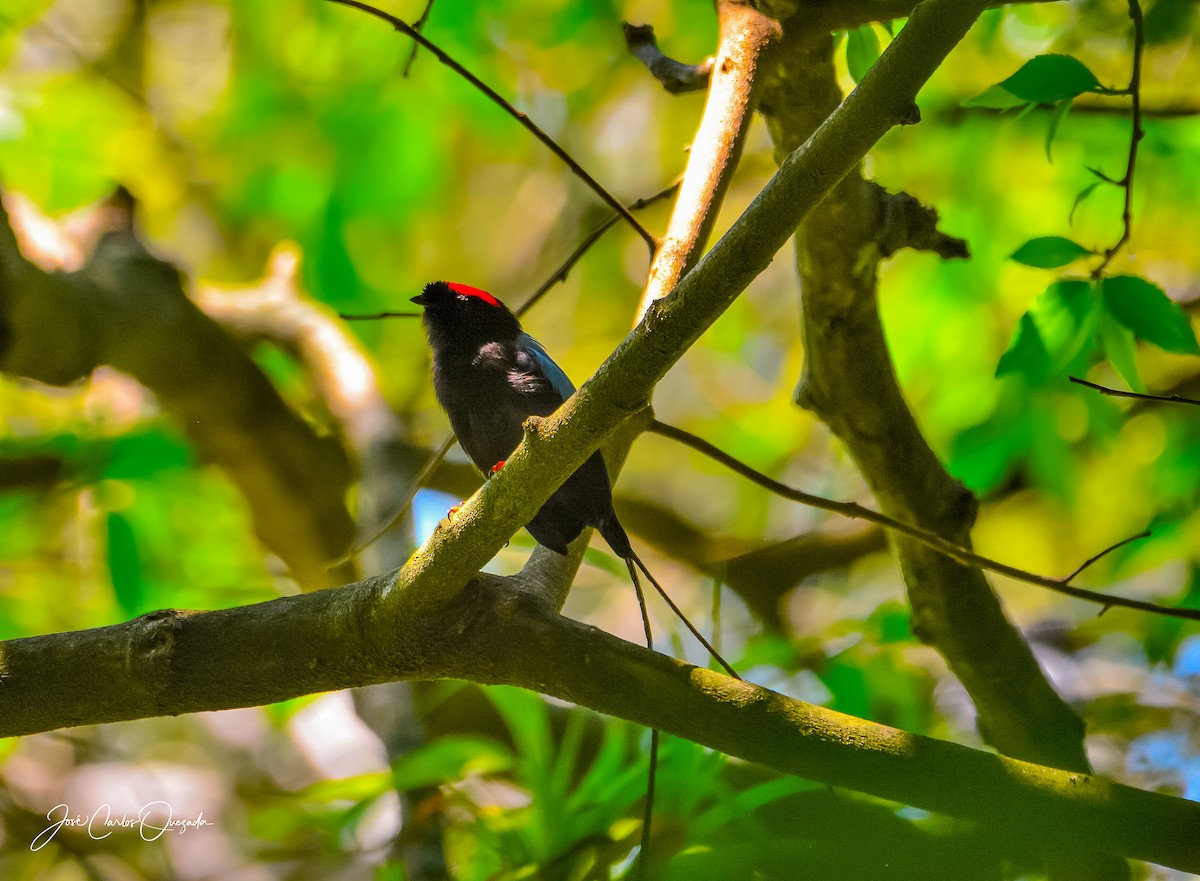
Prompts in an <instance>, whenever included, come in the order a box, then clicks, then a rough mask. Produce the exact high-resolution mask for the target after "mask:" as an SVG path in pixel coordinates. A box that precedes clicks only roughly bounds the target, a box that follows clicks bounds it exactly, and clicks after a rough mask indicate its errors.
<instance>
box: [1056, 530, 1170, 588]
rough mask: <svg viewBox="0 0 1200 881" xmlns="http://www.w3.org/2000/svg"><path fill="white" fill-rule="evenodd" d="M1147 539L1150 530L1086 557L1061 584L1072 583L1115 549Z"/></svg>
mask: <svg viewBox="0 0 1200 881" xmlns="http://www.w3.org/2000/svg"><path fill="white" fill-rule="evenodd" d="M1149 537H1150V530H1149V529H1144V530H1142V531H1141V532H1139V533H1138V534H1137V535H1131V536H1129V538H1123V539H1121V540H1120V541H1119V542H1117V543H1116V544H1111V545H1109V546H1108V547H1106V548H1105V549H1104V550H1102V551H1101V552H1100V553H1098V554H1094V555H1093V556H1091V557H1088V558H1087V559H1086V560H1084V561H1083V562H1082V563H1080V564H1079V568H1077V569H1076V570H1075V571H1074V572H1072V573H1071V574H1070V575H1067V576H1064V577H1063V579H1062V582H1063V584H1066V583H1067V582H1070V581H1074V580H1075V577H1076V576H1077V575H1079V574H1080V573H1081V572H1083V570H1084V569H1086V568H1088V567H1089V566H1091V565H1092V564H1093V563H1095V562H1096V561H1097V560H1099V559H1101V558H1102V557H1107V556H1108V555H1109V554H1111V553H1112V552H1113V551H1115V550H1116V549H1117V548H1121V547H1124V546H1125V545H1127V544H1129V543H1130V542H1135V541H1139V540H1140V539H1143V538H1149Z"/></svg>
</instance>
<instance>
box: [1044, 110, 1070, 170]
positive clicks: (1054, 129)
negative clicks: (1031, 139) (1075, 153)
mask: <svg viewBox="0 0 1200 881" xmlns="http://www.w3.org/2000/svg"><path fill="white" fill-rule="evenodd" d="M1070 112H1071V102H1070V101H1069V100H1068V101H1059V102H1058V104H1057V105H1055V107H1054V114H1053V115H1052V116H1051V117H1050V127H1049V128H1048V129H1047V130H1046V161H1047V162H1054V157H1053V156H1051V155H1050V147H1051V145H1052V144H1053V143H1054V136H1055V135H1056V134H1057V133H1058V126H1059V124H1060V123H1061V122H1062V121H1063V120H1064V119H1066V118H1067V114H1068V113H1070Z"/></svg>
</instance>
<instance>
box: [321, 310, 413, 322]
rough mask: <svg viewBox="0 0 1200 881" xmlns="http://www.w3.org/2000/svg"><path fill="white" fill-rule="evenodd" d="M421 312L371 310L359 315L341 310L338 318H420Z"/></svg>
mask: <svg viewBox="0 0 1200 881" xmlns="http://www.w3.org/2000/svg"><path fill="white" fill-rule="evenodd" d="M420 317H421V313H420V312H370V313H363V314H358V315H353V314H350V313H348V312H339V313H338V318H340V319H342V321H378V320H379V319H380V318H420Z"/></svg>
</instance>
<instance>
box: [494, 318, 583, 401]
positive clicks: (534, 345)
mask: <svg viewBox="0 0 1200 881" xmlns="http://www.w3.org/2000/svg"><path fill="white" fill-rule="evenodd" d="M509 379H510V381H511V383H512V385H513V387H514V388H516V389H518V390H519V391H520V392H521V393H522V394H523V395H526V396H528V397H529V398H530V399H531V400H539V401H541V402H545V403H549V402H550V399H551V397H553V398H556V399H557V400H554V401H553V406H552V407H551V408H550V411H548V412H553V411H554V410H557V409H558V405H559V404H561V403H562V402H563V401H565V400H566V399H567V398H569V397H571V395H573V394H575V386H574V385H572V384H571V380H570V379H568V378H567V375H566V374H565V373H563V370H562V368H561V367H559V366H558V365H557V364H555V363H554V359H553V358H551V357H550V356H549V355H548V354H546V350H545V349H543V348H542V344H541V343H539V342H538V341H537V340H535V339H534V338H533V337H531V336H530V335H529V334H527V333H525V332H524V331H522V332H521V333H520V334H519V335H518V336H517V348H516V369H515V370H514V371H513V372H512V373H511V374H510V375H509ZM538 409H541V408H540V407H539V408H538ZM542 415H545V414H542Z"/></svg>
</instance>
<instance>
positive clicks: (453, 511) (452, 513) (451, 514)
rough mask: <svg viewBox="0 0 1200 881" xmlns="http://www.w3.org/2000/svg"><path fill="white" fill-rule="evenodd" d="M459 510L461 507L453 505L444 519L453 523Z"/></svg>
mask: <svg viewBox="0 0 1200 881" xmlns="http://www.w3.org/2000/svg"><path fill="white" fill-rule="evenodd" d="M461 510H462V505H454V506H453V507H452V508H451V509H450V510H449V511H447V512H446V519H447V520H449V521H450V522H451V523H453V522H454V518H455V516H456V515H457V514H458V512H459V511H461Z"/></svg>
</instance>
